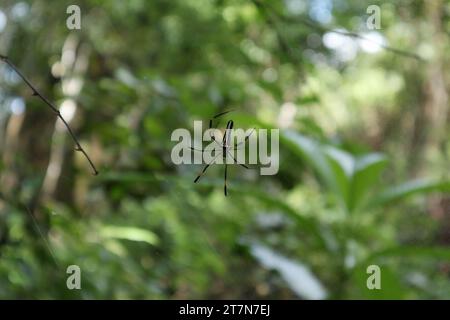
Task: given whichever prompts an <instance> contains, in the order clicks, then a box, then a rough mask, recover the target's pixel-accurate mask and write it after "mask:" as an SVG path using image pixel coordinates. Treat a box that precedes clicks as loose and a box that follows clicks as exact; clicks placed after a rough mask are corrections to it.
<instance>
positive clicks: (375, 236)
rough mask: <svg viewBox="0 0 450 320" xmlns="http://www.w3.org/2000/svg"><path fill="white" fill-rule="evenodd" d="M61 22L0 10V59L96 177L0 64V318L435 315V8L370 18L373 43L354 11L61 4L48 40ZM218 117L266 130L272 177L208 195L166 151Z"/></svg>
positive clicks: (439, 238) (389, 8) (444, 212)
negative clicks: (66, 123)
mask: <svg viewBox="0 0 450 320" xmlns="http://www.w3.org/2000/svg"><path fill="white" fill-rule="evenodd" d="M71 4H75V3H74V2H73V1H66V0H63V1H52V2H51V3H50V1H44V0H35V1H31V0H30V1H14V0H2V2H1V4H0V54H3V55H7V56H8V57H9V58H10V59H11V60H12V61H13V62H14V63H15V64H16V65H17V66H18V67H19V68H20V70H21V71H22V72H24V73H25V74H26V75H27V76H28V77H29V78H30V80H31V81H32V82H33V83H34V84H35V85H36V86H37V87H39V88H40V90H42V92H43V93H44V94H45V95H46V96H48V97H49V99H50V100H51V101H55V103H57V104H58V105H59V106H60V107H61V110H62V112H63V111H64V112H63V115H66V116H69V117H70V118H71V126H72V127H73V128H74V130H75V131H76V133H77V134H78V136H79V137H80V140H81V143H82V144H83V146H85V148H86V149H87V151H88V152H89V154H90V155H91V157H92V158H93V160H94V162H95V163H96V164H97V165H98V167H99V171H100V175H99V176H92V175H91V174H90V170H89V167H88V165H87V163H86V162H85V159H84V158H83V157H82V156H81V155H79V154H78V153H76V152H74V148H73V147H74V146H73V144H72V141H71V140H70V139H69V138H70V137H69V136H68V134H67V132H66V131H65V129H64V128H63V127H62V126H61V125H60V124H59V123H58V122H57V121H56V118H55V116H54V114H53V113H52V112H51V110H49V109H48V107H47V106H45V105H44V104H43V103H42V102H41V101H39V100H38V99H35V98H33V97H31V92H29V89H28V88H27V87H26V86H25V85H24V83H22V82H21V81H20V79H18V78H17V76H16V75H15V74H14V73H13V72H12V71H11V69H9V68H8V67H7V66H6V65H5V64H2V65H1V66H0V132H1V134H0V150H1V158H0V298H39V299H49V298H83V299H95V298H97V299H103V298H117V299H131V298H144V299H164V298H165V299H174V298H176V299H183V298H188V299H189V298H230V299H231V298H273V299H288V298H302V299H323V298H338V299H355V298H370V299H372V298H373V299H386V298H396V299H407V298H410V299H411V298H412V299H417V298H427V299H445V298H447V299H448V298H450V283H449V277H450V248H449V247H448V245H449V243H450V223H449V221H450V176H449V170H448V168H449V159H450V141H449V139H448V137H449V134H450V127H449V125H448V123H449V119H450V109H449V107H448V106H449V104H448V89H449V87H450V82H449V78H448V73H446V72H445V71H446V70H449V62H450V61H449V60H450V59H449V55H448V52H449V49H450V48H449V39H448V34H449V32H450V19H449V16H450V5H449V3H448V2H446V1H443V0H433V1H420V0H401V1H387V0H386V1H372V2H371V3H370V4H376V5H379V6H380V8H381V19H382V20H381V25H382V29H381V30H378V31H371V30H367V26H366V23H365V21H366V19H367V17H368V15H367V13H366V9H367V3H366V2H364V1H356V0H349V1H341V0H339V1H331V0H285V1H263V0H254V1H245V0H215V1H212V0H176V1H175V0H174V1H163V0H153V1H144V0H129V1H118V0H117V1H99V0H78V1H76V4H77V5H79V6H80V8H81V14H82V28H81V30H68V28H67V27H66V19H67V17H68V14H67V13H66V8H67V7H68V6H69V5H71ZM333 30H340V31H339V32H333ZM342 31H345V32H356V33H358V34H360V35H364V36H365V37H369V39H371V40H367V39H366V38H364V39H366V40H364V39H361V38H358V37H355V35H351V36H346V35H343V34H342ZM381 42H384V43H385V44H387V46H389V47H392V48H398V49H399V50H401V52H397V51H395V52H394V50H390V49H389V48H388V49H387V50H386V49H383V48H381V47H380V46H379V45H377V43H381ZM405 53H406V54H405ZM408 53H413V54H417V55H419V56H420V57H421V58H423V60H420V59H416V58H414V57H410V56H408ZM228 109H234V110H235V112H233V113H231V114H230V115H227V117H229V118H232V119H233V120H234V121H235V125H236V126H237V127H242V128H251V127H257V128H280V171H279V173H278V174H277V175H275V176H259V175H258V172H257V171H254V170H249V171H246V170H245V169H243V168H241V167H239V166H232V167H231V168H230V170H229V180H230V181H229V189H230V194H229V196H228V197H224V196H223V191H222V190H223V189H222V184H223V180H222V174H223V171H222V170H223V168H222V167H221V166H219V165H216V166H212V167H211V168H210V169H209V171H208V173H207V175H206V176H204V177H203V178H202V181H201V183H199V184H194V183H193V179H194V178H195V176H196V173H197V172H198V170H199V167H198V166H196V165H180V166H176V165H174V164H173V163H172V161H171V159H170V152H171V148H172V147H173V146H174V144H175V142H172V141H171V140H170V136H171V133H172V131H173V130H174V129H176V128H188V129H190V130H192V129H193V121H194V120H203V121H204V123H207V120H208V119H209V118H210V117H211V116H213V115H214V114H216V113H218V112H221V111H223V110H228ZM73 264H75V265H78V266H80V268H81V270H82V273H81V276H82V278H81V286H82V289H81V290H68V289H67V287H66V279H67V277H68V274H66V268H67V267H68V266H69V265H73ZM371 264H377V265H379V266H380V267H381V279H382V280H381V283H382V289H381V290H368V289H367V287H366V280H367V277H368V276H369V275H368V274H367V273H366V268H367V266H369V265H371Z"/></svg>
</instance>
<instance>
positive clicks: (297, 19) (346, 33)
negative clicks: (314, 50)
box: [252, 0, 425, 62]
mask: <svg viewBox="0 0 450 320" xmlns="http://www.w3.org/2000/svg"><path fill="white" fill-rule="evenodd" d="M252 2H253V3H254V4H255V5H256V6H257V7H258V8H259V9H261V8H263V7H266V8H265V10H266V11H267V10H268V9H270V11H273V12H274V14H275V15H277V16H278V18H279V19H281V20H284V21H287V22H291V23H301V24H303V25H305V26H307V27H309V28H311V29H315V30H317V31H319V32H321V33H327V32H331V33H337V34H340V35H344V36H347V37H352V38H357V39H361V40H364V41H368V42H371V43H374V44H377V45H378V46H380V47H381V48H383V49H384V50H386V51H390V52H392V53H395V54H397V55H401V56H404V57H407V58H413V59H416V60H418V61H421V62H423V61H425V59H424V58H422V57H421V56H419V55H418V54H416V53H413V52H410V51H405V50H401V49H398V48H394V47H391V46H388V45H386V44H383V43H379V42H377V41H374V40H372V39H369V38H367V37H364V36H362V35H360V34H358V33H356V32H350V31H342V30H337V29H336V28H327V27H325V26H322V25H320V24H318V23H315V22H313V21H312V20H310V19H307V18H304V17H300V16H296V17H288V16H286V15H282V14H280V13H278V12H277V11H276V10H275V9H274V8H273V7H272V6H271V5H269V4H268V3H267V2H264V1H261V0H252ZM268 23H269V24H270V25H273V21H268ZM276 31H277V33H278V30H276Z"/></svg>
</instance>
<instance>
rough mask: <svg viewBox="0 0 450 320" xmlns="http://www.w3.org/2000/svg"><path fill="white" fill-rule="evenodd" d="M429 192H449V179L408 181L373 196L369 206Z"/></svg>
mask: <svg viewBox="0 0 450 320" xmlns="http://www.w3.org/2000/svg"><path fill="white" fill-rule="evenodd" d="M429 192H450V181H434V180H428V179H418V180H413V181H408V182H406V183H403V184H401V185H398V186H395V187H392V188H388V189H386V190H384V191H383V192H382V193H380V194H379V195H378V196H377V197H375V198H374V200H373V201H372V202H371V206H380V205H385V204H388V203H391V202H394V201H397V200H400V199H403V198H406V197H409V196H412V195H415V194H426V193H429Z"/></svg>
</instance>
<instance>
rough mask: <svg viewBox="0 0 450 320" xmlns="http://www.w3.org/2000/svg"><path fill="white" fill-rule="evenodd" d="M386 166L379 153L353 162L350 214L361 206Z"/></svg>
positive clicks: (382, 156) (385, 160)
mask: <svg viewBox="0 0 450 320" xmlns="http://www.w3.org/2000/svg"><path fill="white" fill-rule="evenodd" d="M386 164H387V158H386V157H385V156H384V155H383V154H380V153H370V154H367V155H364V156H361V157H358V158H357V159H356V161H355V169H354V173H353V179H352V186H351V192H350V197H349V201H348V209H349V211H350V212H352V211H354V210H355V209H357V208H358V207H359V206H361V205H362V203H363V202H364V200H366V199H367V196H368V194H369V192H370V189H371V188H373V187H374V185H375V183H376V182H377V180H378V179H379V178H380V175H381V171H382V170H383V169H384V167H385V166H386Z"/></svg>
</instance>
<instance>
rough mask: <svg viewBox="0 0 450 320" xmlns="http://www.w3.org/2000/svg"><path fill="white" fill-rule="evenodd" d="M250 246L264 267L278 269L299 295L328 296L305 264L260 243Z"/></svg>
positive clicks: (306, 296) (307, 297)
mask: <svg viewBox="0 0 450 320" xmlns="http://www.w3.org/2000/svg"><path fill="white" fill-rule="evenodd" d="M249 246H250V250H251V253H252V255H253V256H254V257H255V258H256V259H257V260H258V261H259V262H260V263H261V264H262V265H263V266H264V267H266V268H269V269H273V270H276V271H278V273H279V274H280V276H281V277H282V278H283V279H284V280H285V281H286V284H287V285H288V286H289V288H291V290H292V291H293V292H295V293H296V294H297V295H298V296H299V297H301V298H305V299H310V300H322V299H325V298H326V297H327V291H326V289H325V288H324V286H323V285H322V283H321V282H320V280H319V279H318V278H317V277H316V276H315V275H314V274H313V273H312V272H311V271H310V270H309V268H308V267H307V266H306V265H305V264H303V263H301V262H299V261H297V260H296V261H293V260H291V259H288V258H286V257H284V256H282V255H280V254H278V253H277V252H274V251H273V250H272V249H270V248H267V247H266V246H264V245H261V244H258V243H251V244H250V245H249Z"/></svg>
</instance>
